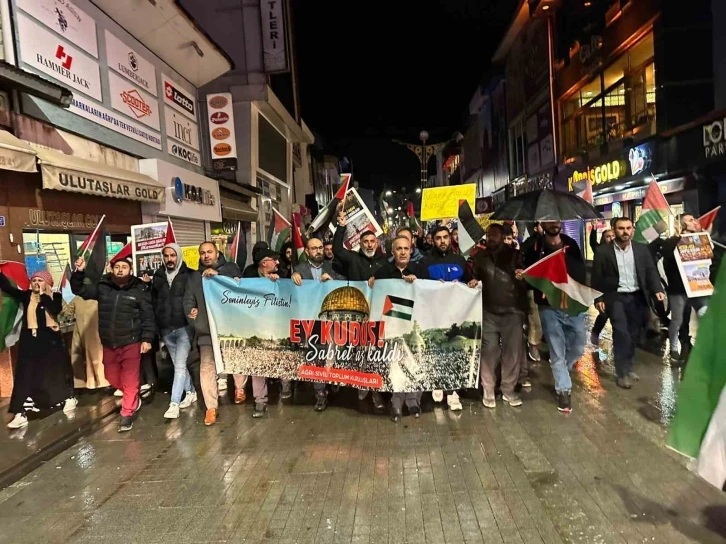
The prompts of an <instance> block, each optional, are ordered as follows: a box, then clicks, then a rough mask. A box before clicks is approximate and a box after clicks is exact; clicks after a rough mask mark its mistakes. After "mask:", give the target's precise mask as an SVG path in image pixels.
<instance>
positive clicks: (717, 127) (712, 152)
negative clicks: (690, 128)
mask: <svg viewBox="0 0 726 544" xmlns="http://www.w3.org/2000/svg"><path fill="white" fill-rule="evenodd" d="M725 127H726V119H719V120H717V121H714V122H713V123H708V124H706V125H703V153H704V156H705V157H706V158H707V159H714V158H716V157H721V156H723V155H726V136H725V135H724V128H725Z"/></svg>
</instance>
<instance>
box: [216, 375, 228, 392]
mask: <svg viewBox="0 0 726 544" xmlns="http://www.w3.org/2000/svg"><path fill="white" fill-rule="evenodd" d="M217 390H218V391H226V390H227V376H224V377H223V378H219V379H218V380H217Z"/></svg>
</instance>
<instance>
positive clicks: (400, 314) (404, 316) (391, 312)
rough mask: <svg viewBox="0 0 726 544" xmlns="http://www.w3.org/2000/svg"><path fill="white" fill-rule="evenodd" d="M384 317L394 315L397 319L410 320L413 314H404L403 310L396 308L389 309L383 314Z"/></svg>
mask: <svg viewBox="0 0 726 544" xmlns="http://www.w3.org/2000/svg"><path fill="white" fill-rule="evenodd" d="M383 315H385V316H386V317H395V318H397V319H405V320H406V321H411V319H412V318H413V314H406V313H403V312H397V311H396V310H389V311H388V312H387V313H385V314H383Z"/></svg>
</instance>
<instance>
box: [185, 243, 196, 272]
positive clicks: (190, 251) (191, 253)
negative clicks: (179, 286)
mask: <svg viewBox="0 0 726 544" xmlns="http://www.w3.org/2000/svg"><path fill="white" fill-rule="evenodd" d="M181 250H182V259H183V260H184V264H186V265H187V267H188V268H191V269H192V270H197V269H198V268H199V246H185V247H183V248H181Z"/></svg>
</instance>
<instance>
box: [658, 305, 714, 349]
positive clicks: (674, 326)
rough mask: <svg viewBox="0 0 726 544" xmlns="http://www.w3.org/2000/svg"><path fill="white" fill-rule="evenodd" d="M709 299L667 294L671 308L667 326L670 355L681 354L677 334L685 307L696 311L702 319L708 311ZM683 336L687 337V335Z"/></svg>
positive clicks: (681, 323)
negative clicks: (669, 320)
mask: <svg viewBox="0 0 726 544" xmlns="http://www.w3.org/2000/svg"><path fill="white" fill-rule="evenodd" d="M708 299H709V297H694V298H688V295H686V294H685V293H682V294H676V293H673V294H669V295H668V302H669V303H670V307H671V322H670V324H669V325H668V338H669V340H670V343H671V353H680V352H681V342H680V340H679V333H680V331H681V326H682V325H683V318H684V314H685V311H686V306H690V307H691V308H693V309H694V310H696V312H697V314H698V317H703V315H704V314H705V313H706V310H707V309H708ZM685 326H686V330H688V323H686V324H685ZM684 336H689V335H688V334H686V335H684Z"/></svg>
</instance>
